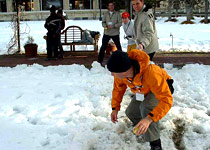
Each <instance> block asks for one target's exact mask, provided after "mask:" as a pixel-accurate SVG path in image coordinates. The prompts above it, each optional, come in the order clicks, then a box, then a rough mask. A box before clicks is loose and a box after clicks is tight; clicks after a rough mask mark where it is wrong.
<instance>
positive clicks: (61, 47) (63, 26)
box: [57, 9, 65, 59]
mask: <svg viewBox="0 0 210 150" xmlns="http://www.w3.org/2000/svg"><path fill="white" fill-rule="evenodd" d="M57 15H58V17H60V19H61V30H63V29H64V28H65V18H64V16H63V10H62V9H59V10H58V11H57ZM61 30H60V37H59V46H58V47H59V58H61V59H62V58H63V57H64V56H63V55H64V52H63V46H62V44H61Z"/></svg>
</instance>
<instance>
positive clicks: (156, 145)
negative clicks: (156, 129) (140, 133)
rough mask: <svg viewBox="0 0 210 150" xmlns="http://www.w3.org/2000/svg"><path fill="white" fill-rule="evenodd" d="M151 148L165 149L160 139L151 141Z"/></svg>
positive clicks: (153, 149) (154, 149) (152, 149)
mask: <svg viewBox="0 0 210 150" xmlns="http://www.w3.org/2000/svg"><path fill="white" fill-rule="evenodd" d="M150 146H151V150H163V149H162V147H161V141H160V139H158V140H156V141H152V142H150Z"/></svg>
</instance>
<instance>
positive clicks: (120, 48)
mask: <svg viewBox="0 0 210 150" xmlns="http://www.w3.org/2000/svg"><path fill="white" fill-rule="evenodd" d="M111 38H112V40H113V41H114V44H115V45H116V47H117V50H120V51H122V47H121V44H120V36H119V35H116V36H112V37H111Z"/></svg>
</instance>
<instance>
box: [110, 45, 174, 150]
mask: <svg viewBox="0 0 210 150" xmlns="http://www.w3.org/2000/svg"><path fill="white" fill-rule="evenodd" d="M107 68H108V70H109V71H110V72H111V74H112V75H113V76H114V87H113V93H112V103H111V104H112V113H111V121H112V122H113V123H116V122H117V121H118V118H117V115H118V111H119V110H120V103H121V101H122V99H123V95H124V93H125V91H126V89H127V86H128V87H130V89H131V91H132V92H133V93H135V95H134V96H133V98H132V100H131V102H130V104H129V105H128V107H127V109H126V112H125V113H126V116H127V117H128V118H129V119H130V120H131V121H132V122H133V124H134V128H133V130H134V133H135V134H136V135H142V136H143V137H144V140H145V141H146V142H150V146H151V150H162V146H161V140H160V129H159V126H158V121H159V120H160V119H161V118H163V117H164V116H165V115H166V114H167V113H168V111H169V110H170V108H171V107H172V105H173V97H172V93H173V91H174V89H173V85H172V84H173V79H171V77H170V76H169V75H168V74H167V72H166V71H165V70H164V69H162V68H160V67H159V66H157V65H155V64H149V55H147V54H146V53H145V52H144V51H139V50H137V49H133V50H131V51H129V52H128V53H125V52H121V51H116V52H113V53H112V55H111V56H110V58H109V60H108V62H107Z"/></svg>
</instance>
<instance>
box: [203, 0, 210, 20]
mask: <svg viewBox="0 0 210 150" xmlns="http://www.w3.org/2000/svg"><path fill="white" fill-rule="evenodd" d="M208 8H209V1H208V0H205V20H204V23H208Z"/></svg>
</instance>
